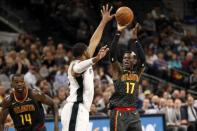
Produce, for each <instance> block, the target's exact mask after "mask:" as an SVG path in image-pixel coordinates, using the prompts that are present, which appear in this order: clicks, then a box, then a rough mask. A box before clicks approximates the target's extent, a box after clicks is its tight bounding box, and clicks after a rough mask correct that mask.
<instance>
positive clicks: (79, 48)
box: [72, 43, 88, 57]
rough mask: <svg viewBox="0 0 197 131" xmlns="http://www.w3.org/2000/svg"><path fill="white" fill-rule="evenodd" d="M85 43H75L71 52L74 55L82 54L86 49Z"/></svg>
mask: <svg viewBox="0 0 197 131" xmlns="http://www.w3.org/2000/svg"><path fill="white" fill-rule="evenodd" d="M87 48H88V47H87V45H86V44H84V43H77V44H75V45H74V46H73V48H72V53H73V56H74V57H80V56H82V55H83V53H84V51H86V50H87Z"/></svg>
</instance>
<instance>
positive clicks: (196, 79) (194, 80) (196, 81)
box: [189, 69, 197, 90]
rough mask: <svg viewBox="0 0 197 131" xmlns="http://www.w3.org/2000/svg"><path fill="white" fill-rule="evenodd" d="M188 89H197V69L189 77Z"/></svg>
mask: <svg viewBox="0 0 197 131" xmlns="http://www.w3.org/2000/svg"><path fill="white" fill-rule="evenodd" d="M189 84H190V89H193V90H196V89H197V69H195V70H194V71H193V73H192V74H191V75H190V77H189Z"/></svg>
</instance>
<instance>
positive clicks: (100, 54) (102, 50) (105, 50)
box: [96, 45, 109, 60]
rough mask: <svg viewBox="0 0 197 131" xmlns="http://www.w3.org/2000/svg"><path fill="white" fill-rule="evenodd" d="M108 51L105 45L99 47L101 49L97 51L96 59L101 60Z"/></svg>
mask: <svg viewBox="0 0 197 131" xmlns="http://www.w3.org/2000/svg"><path fill="white" fill-rule="evenodd" d="M108 51H109V48H107V45H105V46H103V47H101V49H100V50H99V52H98V54H97V56H96V57H97V59H98V60H101V59H102V58H103V57H105V56H106V54H107V52H108Z"/></svg>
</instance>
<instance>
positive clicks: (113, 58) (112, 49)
mask: <svg viewBox="0 0 197 131" xmlns="http://www.w3.org/2000/svg"><path fill="white" fill-rule="evenodd" d="M120 34H121V32H118V31H117V32H116V34H115V36H114V38H113V41H112V43H111V45H110V61H111V62H115V61H117V53H116V52H117V44H118V40H119V38H120Z"/></svg>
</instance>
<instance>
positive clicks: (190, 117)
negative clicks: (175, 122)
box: [181, 95, 197, 131]
mask: <svg viewBox="0 0 197 131" xmlns="http://www.w3.org/2000/svg"><path fill="white" fill-rule="evenodd" d="M196 123H197V109H196V108H195V107H194V98H193V97H192V96H191V95H188V97H187V105H184V106H182V107H181V124H185V125H189V127H188V131H196V130H197V126H196Z"/></svg>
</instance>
